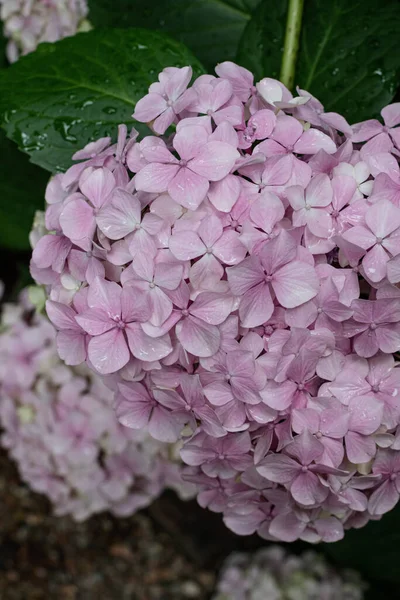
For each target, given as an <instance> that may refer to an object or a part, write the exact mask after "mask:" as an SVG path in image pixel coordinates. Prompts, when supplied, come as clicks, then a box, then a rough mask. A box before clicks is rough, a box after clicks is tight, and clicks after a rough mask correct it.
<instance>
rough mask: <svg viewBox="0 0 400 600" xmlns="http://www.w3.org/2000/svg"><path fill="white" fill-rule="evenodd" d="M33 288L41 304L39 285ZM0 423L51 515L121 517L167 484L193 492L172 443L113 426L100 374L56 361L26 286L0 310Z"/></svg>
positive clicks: (48, 330) (5, 441)
mask: <svg viewBox="0 0 400 600" xmlns="http://www.w3.org/2000/svg"><path fill="white" fill-rule="evenodd" d="M32 291H33V293H31V296H32V298H33V299H34V300H35V301H36V302H39V303H40V298H39V296H40V293H38V288H33V290H32ZM0 423H1V426H2V428H3V435H2V437H1V444H2V445H3V446H4V447H5V448H6V449H8V451H9V454H10V456H11V457H12V458H13V459H14V460H15V462H16V463H17V466H18V469H19V472H20V475H21V478H22V479H23V480H24V481H25V482H26V483H27V484H28V485H29V486H30V487H31V488H32V489H33V490H34V491H36V492H40V493H43V494H45V495H46V496H47V497H48V498H49V499H50V501H51V502H52V504H53V505H54V511H55V513H56V514H57V515H65V514H69V515H71V516H72V517H73V518H74V519H76V520H78V521H81V520H84V519H86V518H88V517H89V516H91V515H92V514H94V513H97V512H100V511H104V510H109V511H110V512H112V513H113V514H114V515H116V516H128V515H131V514H133V513H134V512H136V511H137V510H139V509H141V508H143V507H146V506H148V505H149V504H150V503H151V502H152V501H153V500H154V499H155V498H156V497H157V496H158V495H159V494H160V493H161V492H162V491H163V490H164V489H165V488H166V487H169V488H173V489H175V490H176V491H177V493H178V494H179V495H180V496H181V497H182V498H188V497H190V496H191V495H192V486H191V485H190V484H187V483H184V482H182V480H181V478H180V471H181V467H180V460H178V459H177V457H178V456H179V451H178V448H174V447H173V446H171V445H166V444H163V443H160V442H157V441H155V440H153V439H152V438H150V436H148V435H147V434H146V433H145V432H139V431H133V430H131V429H128V428H126V427H124V426H123V425H120V424H119V423H118V422H117V420H116V417H115V414H114V411H113V408H112V392H111V391H110V390H109V389H108V388H107V387H105V385H104V384H103V383H102V382H101V380H100V379H99V377H98V376H96V375H94V374H93V373H92V372H91V371H89V369H88V368H87V367H86V366H80V367H79V368H71V367H67V366H65V365H64V364H63V363H62V362H61V361H60V359H59V358H58V355H57V352H56V347H55V331H54V328H53V326H52V325H51V323H49V321H48V320H47V319H46V318H45V317H44V316H41V315H40V314H38V313H36V312H35V310H34V307H33V306H32V304H31V302H30V300H29V299H28V291H27V290H25V291H24V292H23V294H22V295H21V301H20V303H19V304H5V305H4V308H3V315H2V331H1V334H0Z"/></svg>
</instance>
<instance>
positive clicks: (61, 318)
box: [46, 300, 80, 332]
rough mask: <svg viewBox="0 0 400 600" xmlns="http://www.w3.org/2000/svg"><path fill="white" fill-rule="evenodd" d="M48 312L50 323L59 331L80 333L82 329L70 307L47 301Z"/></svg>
mask: <svg viewBox="0 0 400 600" xmlns="http://www.w3.org/2000/svg"><path fill="white" fill-rule="evenodd" d="M46 312H47V316H48V317H49V319H50V321H51V322H52V323H53V325H55V327H57V329H72V330H74V331H78V332H79V331H80V328H79V326H78V325H77V323H76V321H75V316H76V312H75V311H74V310H73V309H72V308H71V307H70V306H67V305H65V304H61V302H53V301H52V300H47V302H46Z"/></svg>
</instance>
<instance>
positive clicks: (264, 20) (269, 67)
mask: <svg viewBox="0 0 400 600" xmlns="http://www.w3.org/2000/svg"><path fill="white" fill-rule="evenodd" d="M287 4H288V3H287V0H280V1H279V2H275V1H274V0H269V1H267V0H264V2H262V3H261V4H260V6H259V8H258V9H257V10H255V11H254V13H253V17H252V19H251V20H250V21H249V23H248V25H247V27H246V29H245V30H244V32H243V35H242V38H241V40H240V43H239V50H238V55H237V61H238V62H239V64H241V65H242V66H243V67H246V68H247V69H249V70H250V71H252V73H254V76H255V78H256V80H259V79H262V78H263V77H274V78H275V79H279V72H280V69H281V62H282V53H283V45H284V41H285V28H286V11H287Z"/></svg>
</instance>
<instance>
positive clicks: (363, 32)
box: [238, 0, 400, 122]
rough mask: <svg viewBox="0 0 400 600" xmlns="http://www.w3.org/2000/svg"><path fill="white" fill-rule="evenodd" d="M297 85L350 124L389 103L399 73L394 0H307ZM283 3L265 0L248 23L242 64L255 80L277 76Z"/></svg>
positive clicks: (399, 13)
mask: <svg viewBox="0 0 400 600" xmlns="http://www.w3.org/2000/svg"><path fill="white" fill-rule="evenodd" d="M304 7H305V8H304V15H303V28H302V35H301V40H300V50H299V56H298V61H297V69H296V76H295V81H296V85H299V86H300V87H301V88H303V89H306V90H308V91H309V92H311V93H312V94H313V95H314V96H316V97H317V98H318V99H319V100H321V102H322V103H323V104H324V105H325V109H326V110H327V111H337V112H340V113H342V114H343V115H344V116H345V117H346V118H347V119H348V120H349V121H350V122H355V121H361V120H363V119H369V118H372V117H374V116H375V115H377V114H378V113H379V111H380V110H381V109H382V108H383V106H385V105H386V104H388V103H390V102H391V101H392V99H393V97H394V95H395V93H396V90H397V87H398V82H399V74H400V53H399V52H398V44H399V39H400V2H398V0H351V1H349V0H329V1H327V0H307V1H306V2H305V4H304ZM286 10H287V1H286V0H283V1H282V2H274V0H264V2H263V3H262V4H261V6H260V7H259V9H257V10H256V11H255V12H254V14H253V18H252V19H251V21H250V22H249V24H248V25H247V27H246V29H245V31H244V33H243V36H242V39H241V42H240V45H239V53H238V60H239V62H240V64H242V65H243V66H245V67H247V68H249V69H251V70H252V71H254V72H255V74H256V78H257V79H260V78H262V77H279V72H280V63H281V59H282V52H283V45H284V34H285V26H286Z"/></svg>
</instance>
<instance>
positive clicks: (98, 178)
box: [80, 167, 116, 208]
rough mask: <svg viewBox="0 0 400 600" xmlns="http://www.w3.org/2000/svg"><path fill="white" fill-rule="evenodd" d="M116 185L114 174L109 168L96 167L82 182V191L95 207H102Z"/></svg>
mask: <svg viewBox="0 0 400 600" xmlns="http://www.w3.org/2000/svg"><path fill="white" fill-rule="evenodd" d="M115 187H116V181H115V177H114V175H113V174H112V173H111V171H110V170H109V169H106V168H104V167H103V168H101V169H95V170H94V171H93V172H92V173H91V174H90V175H89V176H88V177H86V178H85V179H84V180H83V181H82V182H81V184H80V188H81V191H82V193H83V194H84V195H85V196H86V197H87V198H88V199H89V200H90V202H91V203H92V204H93V206H94V207H95V208H101V207H102V206H103V204H104V203H105V202H106V200H107V199H108V198H109V196H110V194H111V192H112V191H113V190H114V188H115Z"/></svg>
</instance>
